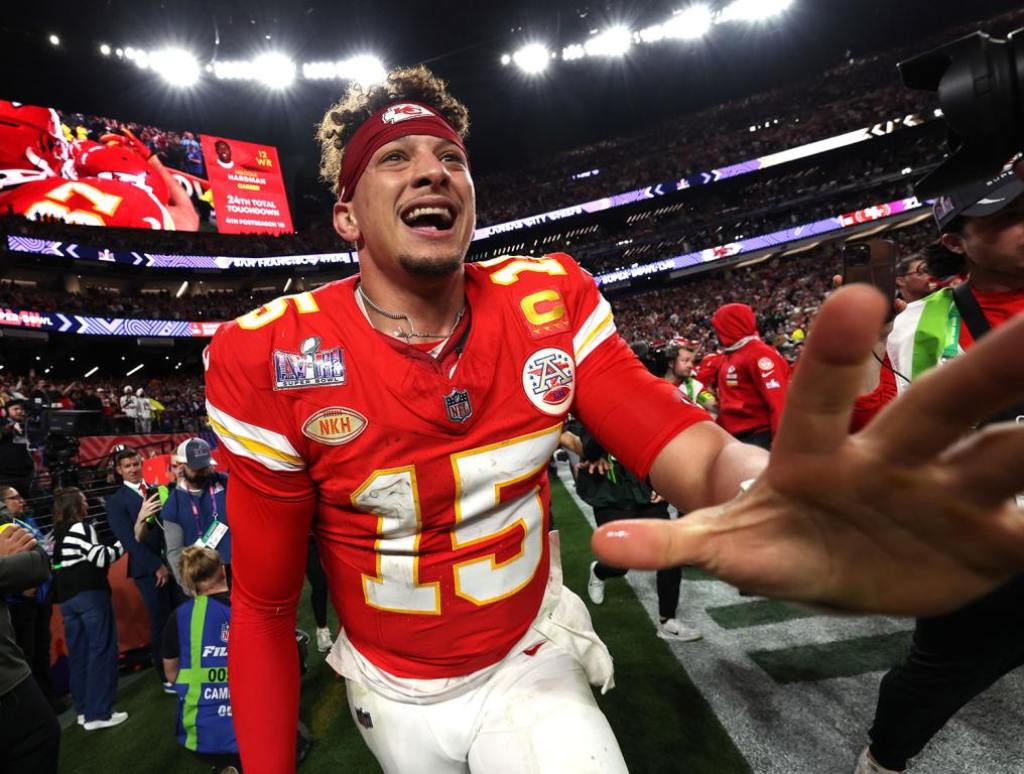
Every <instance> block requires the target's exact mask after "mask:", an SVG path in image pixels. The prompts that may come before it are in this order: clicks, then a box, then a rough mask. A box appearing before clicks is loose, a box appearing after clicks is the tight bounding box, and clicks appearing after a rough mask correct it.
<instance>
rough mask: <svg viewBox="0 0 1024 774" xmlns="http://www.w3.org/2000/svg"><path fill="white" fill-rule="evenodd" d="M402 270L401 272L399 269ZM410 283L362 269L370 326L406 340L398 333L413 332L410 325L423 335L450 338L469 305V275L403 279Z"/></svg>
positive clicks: (372, 269)
mask: <svg viewBox="0 0 1024 774" xmlns="http://www.w3.org/2000/svg"><path fill="white" fill-rule="evenodd" d="M399 271H401V270H399ZM406 278H408V280H409V281H408V282H401V281H397V282H396V281H395V279H394V278H392V277H390V276H387V275H385V274H384V273H382V272H380V271H378V270H376V269H375V268H371V267H370V266H364V267H362V268H361V269H360V273H359V284H360V287H361V288H362V292H363V293H364V294H365V296H368V297H369V299H370V301H371V302H372V303H371V304H365V308H366V315H367V317H368V319H369V320H370V324H371V325H372V326H373V327H374V328H376V329H377V330H379V331H381V332H382V333H386V334H387V335H389V336H392V337H394V338H397V339H400V340H404V337H403V336H397V335H395V334H396V331H399V330H401V331H404V332H406V333H408V332H409V323H410V322H411V323H412V328H413V330H415V331H416V333H420V334H436V337H437V338H439V339H441V338H444V337H445V336H447V335H448V334H449V333H450V332H451V330H452V328H454V326H455V323H456V321H457V320H458V319H459V316H460V313H461V312H462V311H463V309H464V308H465V304H466V282H465V272H464V270H463V269H460V270H459V271H457V272H453V273H452V274H450V275H447V276H444V277H408V275H406V276H405V277H402V278H401V279H403V280H404V279H406ZM374 306H377V307H379V308H380V309H383V310H385V311H387V312H389V313H391V314H400V315H405V316H406V317H407V318H408V321H406V320H404V319H403V320H395V319H392V318H390V317H388V316H386V315H383V314H381V313H380V312H378V311H377V310H375V309H374V308H373V307H374ZM429 338H430V337H428V338H426V339H424V338H414V339H412V341H413V342H414V343H418V342H422V341H429Z"/></svg>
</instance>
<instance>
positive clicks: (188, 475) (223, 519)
mask: <svg viewBox="0 0 1024 774" xmlns="http://www.w3.org/2000/svg"><path fill="white" fill-rule="evenodd" d="M176 456H177V457H178V458H179V459H182V460H184V463H183V465H182V468H181V472H182V476H181V478H180V480H179V481H178V484H177V485H176V486H175V487H174V489H172V490H171V491H170V492H169V493H168V497H167V502H165V503H164V506H163V508H162V509H161V511H160V518H161V520H162V521H163V523H164V537H165V539H166V541H167V561H168V563H169V564H170V565H171V569H172V570H173V571H174V572H175V580H176V581H177V582H178V585H179V586H181V588H182V590H184V591H185V592H186V593H187V591H188V590H187V589H186V588H185V587H184V586H183V585H182V582H181V578H180V577H179V576H178V575H177V569H178V563H179V562H180V561H181V560H180V557H181V553H182V551H183V549H184V548H185V547H186V546H190V545H196V546H202V547H205V548H213V549H215V550H216V551H217V553H218V554H220V556H221V558H222V559H223V560H224V564H225V565H226V567H227V570H228V579H229V580H230V578H231V534H230V532H229V530H228V513H227V484H228V477H227V476H226V475H224V474H222V473H215V472H214V470H213V465H214V464H215V462H214V460H213V457H212V455H211V453H210V444H208V443H207V442H206V441H204V440H203V439H202V438H190V439H189V440H187V441H183V442H182V443H181V444H180V445H179V446H178V450H177V452H176Z"/></svg>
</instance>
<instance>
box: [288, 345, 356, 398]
mask: <svg viewBox="0 0 1024 774" xmlns="http://www.w3.org/2000/svg"><path fill="white" fill-rule="evenodd" d="M332 384H345V356H344V354H343V353H342V351H341V347H331V348H330V349H325V350H322V351H321V349H320V337H319V336H310V337H309V338H308V339H305V340H304V341H303V342H302V344H300V345H299V351H298V352H285V351H284V350H280V349H275V350H274V389H275V390H291V389H294V388H296V387H326V386H328V385H332Z"/></svg>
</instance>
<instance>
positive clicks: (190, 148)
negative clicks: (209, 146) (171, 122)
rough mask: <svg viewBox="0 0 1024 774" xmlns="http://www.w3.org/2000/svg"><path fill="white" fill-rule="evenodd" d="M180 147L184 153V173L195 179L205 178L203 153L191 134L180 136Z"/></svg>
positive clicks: (186, 133)
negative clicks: (193, 176)
mask: <svg viewBox="0 0 1024 774" xmlns="http://www.w3.org/2000/svg"><path fill="white" fill-rule="evenodd" d="M181 147H182V149H183V150H184V151H185V171H186V172H188V173H189V174H190V175H195V176H196V177H206V169H205V168H204V167H203V151H202V150H201V149H200V147H199V142H198V141H197V140H196V138H195V135H194V134H192V132H185V133H184V134H182V136H181Z"/></svg>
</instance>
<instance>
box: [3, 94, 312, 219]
mask: <svg viewBox="0 0 1024 774" xmlns="http://www.w3.org/2000/svg"><path fill="white" fill-rule="evenodd" d="M179 189H180V190H179ZM0 213H4V214H18V215H23V216H25V217H27V218H31V219H33V220H60V221H64V222H67V223H74V224H78V225H91V226H119V227H126V228H144V229H175V230H179V231H181V230H185V231H195V230H200V229H201V230H210V231H214V230H215V231H219V232H221V233H226V234H279V233H282V232H288V231H292V230H293V229H292V220H291V213H290V212H289V210H288V200H287V197H286V195H285V187H284V179H283V177H282V175H281V165H280V162H279V161H278V155H277V149H276V148H274V147H273V146H271V145H261V144H259V143H251V142H244V141H241V140H233V139H228V138H224V137H215V136H210V135H206V134H198V133H196V132H193V131H187V130H186V131H169V130H167V129H162V128H159V127H155V126H147V125H144V124H138V123H133V122H126V121H120V120H117V119H113V118H106V117H102V116H93V115H85V114H82V113H70V112H66V111H60V110H57V109H54V108H49V107H41V106H38V105H27V104H24V103H20V102H12V101H9V100H0Z"/></svg>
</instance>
